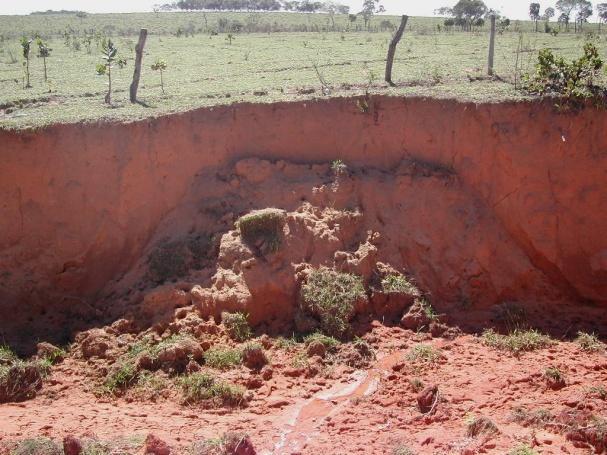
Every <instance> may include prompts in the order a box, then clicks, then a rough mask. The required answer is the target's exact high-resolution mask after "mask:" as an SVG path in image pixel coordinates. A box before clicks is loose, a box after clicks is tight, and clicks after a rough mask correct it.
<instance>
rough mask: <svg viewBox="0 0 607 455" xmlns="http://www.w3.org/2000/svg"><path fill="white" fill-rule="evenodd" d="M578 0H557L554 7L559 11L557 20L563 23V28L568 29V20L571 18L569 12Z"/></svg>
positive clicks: (575, 6) (576, 4)
mask: <svg viewBox="0 0 607 455" xmlns="http://www.w3.org/2000/svg"><path fill="white" fill-rule="evenodd" d="M578 4H579V0H557V2H556V9H558V10H559V11H560V12H561V16H560V17H559V22H562V23H564V24H565V30H567V31H569V21H570V20H571V13H572V12H573V11H574V10H575V9H576V8H577V6H578Z"/></svg>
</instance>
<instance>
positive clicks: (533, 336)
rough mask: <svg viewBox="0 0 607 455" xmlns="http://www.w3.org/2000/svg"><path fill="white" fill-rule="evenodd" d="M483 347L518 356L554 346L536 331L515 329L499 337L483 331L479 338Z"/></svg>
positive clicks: (549, 339)
mask: <svg viewBox="0 0 607 455" xmlns="http://www.w3.org/2000/svg"><path fill="white" fill-rule="evenodd" d="M481 341H482V343H483V344H484V345H485V346H489V347H492V348H495V349H499V350H501V351H508V352H511V353H512V354H515V355H518V354H521V353H523V352H528V351H534V350H536V349H541V348H545V347H548V346H550V345H552V344H554V340H553V339H552V338H550V337H549V336H548V335H544V334H542V333H540V332H538V331H537V330H520V329H515V330H514V331H513V332H511V333H509V334H508V335H500V334H499V333H496V332H495V331H493V330H492V329H488V330H485V331H484V332H483V335H482V337H481Z"/></svg>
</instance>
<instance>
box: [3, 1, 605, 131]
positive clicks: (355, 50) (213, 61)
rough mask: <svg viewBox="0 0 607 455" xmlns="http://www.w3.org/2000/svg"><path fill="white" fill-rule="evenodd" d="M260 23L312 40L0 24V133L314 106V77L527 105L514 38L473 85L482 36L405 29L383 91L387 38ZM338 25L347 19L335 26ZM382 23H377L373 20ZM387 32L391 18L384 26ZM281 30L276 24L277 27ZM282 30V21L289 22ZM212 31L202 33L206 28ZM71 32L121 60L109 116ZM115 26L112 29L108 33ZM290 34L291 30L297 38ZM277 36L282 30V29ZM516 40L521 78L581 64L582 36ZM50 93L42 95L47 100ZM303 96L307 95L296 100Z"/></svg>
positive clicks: (297, 21) (37, 22)
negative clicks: (136, 73)
mask: <svg viewBox="0 0 607 455" xmlns="http://www.w3.org/2000/svg"><path fill="white" fill-rule="evenodd" d="M224 16H225V17H230V18H233V19H234V20H240V21H241V22H243V23H245V22H246V21H247V20H248V17H249V16H250V15H249V14H248V13H214V14H207V19H208V20H209V21H210V22H212V23H216V22H217V20H218V18H219V17H224ZM258 19H259V21H261V22H263V23H267V24H273V23H274V22H277V21H278V22H279V23H282V22H289V23H290V24H291V25H293V27H291V26H289V27H291V28H290V29H304V28H303V27H301V26H302V25H306V27H308V29H316V28H314V25H315V24H316V25H317V26H318V27H317V28H318V29H319V30H321V31H319V32H289V33H287V32H277V33H269V34H268V33H250V34H249V33H241V34H238V35H237V38H236V40H235V41H234V42H233V44H231V45H230V44H228V42H227V41H226V39H225V34H220V35H218V36H209V34H208V33H207V32H196V34H195V35H194V36H188V37H176V36H174V33H175V31H176V30H177V28H178V27H180V26H181V27H189V26H190V23H192V24H194V28H195V29H196V30H198V29H200V28H203V30H204V27H205V26H204V20H203V16H202V14H197V13H179V14H160V15H158V16H157V15H154V14H153V13H149V14H123V15H90V16H89V17H87V18H86V19H84V20H82V21H81V20H80V19H78V18H75V17H73V16H68V17H64V16H25V17H21V16H20V17H12V16H1V17H0V31H1V32H0V33H1V34H2V35H3V37H4V39H3V40H0V106H3V108H4V109H8V111H7V112H6V113H5V114H4V115H2V114H0V128H1V127H4V128H24V127H37V126H42V125H47V124H50V123H57V122H77V121H82V120H84V121H94V120H98V119H120V120H125V119H137V118H146V117H150V116H157V115H161V114H165V113H171V112H180V111H184V110H188V109H192V108H196V107H201V106H212V105H218V104H231V103H234V102H241V101H249V102H274V101H289V100H298V99H308V98H312V97H318V96H322V95H321V91H320V89H321V84H320V82H319V80H318V77H317V74H316V70H315V69H314V67H315V66H316V67H317V68H318V69H319V71H320V73H321V74H322V77H323V78H324V79H325V80H326V81H327V83H328V84H329V85H330V87H331V89H332V90H331V95H330V96H342V95H348V94H363V93H365V92H366V91H367V90H368V91H369V92H370V93H372V94H373V93H381V94H390V95H405V96H409V95H420V96H435V97H447V98H459V99H465V100H470V101H478V102H483V101H498V100H504V99H507V100H513V99H524V98H527V96H526V95H524V94H522V93H520V92H518V91H516V90H515V89H514V87H513V85H512V83H511V82H512V81H513V79H514V68H515V62H516V59H517V47H518V43H519V35H518V33H516V32H515V30H516V29H517V26H515V25H513V26H512V28H511V29H512V30H511V31H509V32H506V33H504V34H503V35H499V36H498V38H497V43H496V58H495V62H496V73H497V74H498V75H499V76H500V77H501V78H502V79H503V80H494V81H490V80H483V79H479V77H480V76H483V75H484V74H485V72H486V69H485V67H486V59H487V55H486V54H487V41H488V39H487V33H486V30H483V31H480V32H474V33H467V32H445V31H442V32H440V33H439V32H438V31H437V29H436V28H435V26H436V24H438V23H440V22H441V20H440V19H428V18H416V17H412V18H410V20H409V26H408V29H407V32H406V34H405V37H404V39H403V41H402V42H401V44H400V45H399V47H398V49H397V55H396V60H395V63H394V80H395V81H397V83H398V86H397V87H394V88H389V87H387V86H386V85H385V84H383V83H381V82H380V81H381V75H382V74H383V72H384V66H385V56H386V52H387V46H388V43H389V40H390V37H391V33H390V32H387V31H385V32H381V31H380V32H377V33H368V32H364V31H347V32H332V31H322V27H323V26H324V27H325V28H326V23H327V19H328V18H327V17H326V16H323V15H299V14H288V15H284V14H282V15H281V14H268V15H266V14H262V15H259V16H258ZM337 19H338V22H339V23H341V24H343V23H344V20H345V18H342V17H338V18H337ZM382 19H383V18H382ZM390 20H392V21H394V22H396V20H397V18H394V17H392V18H390ZM281 21H282V22H281ZM291 21H292V22H291ZM143 26H145V27H147V28H148V30H149V31H150V36H149V37H148V42H147V44H146V55H145V58H144V66H143V71H142V77H141V86H140V90H139V98H140V99H141V100H142V101H144V102H145V103H146V106H147V107H146V106H143V105H132V104H130V103H129V102H128V101H127V100H128V86H129V83H130V79H131V77H132V72H133V67H132V65H133V56H134V51H133V49H134V46H135V37H134V36H133V35H134V34H135V33H137V32H138V30H139V28H140V27H143ZM212 26H213V24H210V25H209V26H208V27H209V28H210V27H212ZM66 27H72V28H73V29H74V30H75V33H76V34H77V36H78V37H79V39H80V40H82V38H83V30H88V29H91V28H94V29H96V30H97V31H99V32H101V31H103V29H104V28H105V31H106V32H107V33H110V34H112V35H113V36H112V37H113V39H114V41H115V43H116V46H117V47H118V49H119V53H120V54H121V55H123V56H125V57H127V58H128V59H129V62H128V65H127V67H126V68H124V69H116V70H115V71H114V77H115V79H114V81H113V86H114V88H115V89H116V92H115V93H114V97H113V98H114V100H115V106H114V107H112V108H109V107H107V106H105V105H104V103H103V96H104V93H105V90H106V84H107V79H106V78H105V77H101V76H96V75H95V65H96V64H97V63H99V51H98V49H97V46H96V44H95V43H94V42H93V44H92V49H91V53H90V54H89V53H88V52H87V50H86V46H81V49H80V50H74V48H73V47H72V46H71V45H70V47H68V46H66V45H65V43H64V40H63V38H61V37H60V34H61V33H62V32H63V31H65V29H66ZM112 27H113V28H112ZM298 27H299V28H298ZM281 28H284V27H281ZM518 28H519V29H521V31H526V33H524V35H523V51H522V53H520V59H519V60H520V61H522V66H523V70H524V71H530V70H532V69H533V65H534V62H535V60H536V57H537V53H538V51H539V50H540V49H541V48H550V49H554V50H556V51H557V53H558V54H559V55H563V56H565V57H566V58H567V59H572V58H574V57H576V56H579V55H580V54H581V49H582V46H583V43H584V37H583V35H581V34H578V35H575V34H560V35H558V36H556V37H555V36H551V35H549V34H545V33H537V34H536V33H529V30H530V27H529V26H528V23H526V22H521V24H520V25H519V26H518ZM37 31H39V32H40V33H41V34H42V35H43V36H45V37H49V39H50V40H49V46H50V47H51V48H52V49H53V51H52V53H51V56H50V57H49V58H48V59H47V64H48V72H49V81H50V83H49V84H47V83H45V82H44V80H43V70H42V59H41V58H37V57H36V56H35V50H34V51H33V52H32V55H33V57H32V59H31V65H30V66H31V82H32V85H33V88H31V89H23V88H22V86H23V84H22V78H23V67H22V65H21V60H22V58H21V52H20V46H19V43H18V39H19V38H20V36H21V34H22V33H26V34H28V35H33V34H34V33H36V32H37ZM606 48H607V45H605V42H604V40H603V39H601V40H600V44H599V49H600V52H601V55H602V56H603V57H606V56H607V54H606V53H605V51H606ZM158 58H162V59H164V60H166V62H167V64H168V68H167V70H166V71H165V73H164V76H165V91H166V94H164V95H163V94H162V92H161V90H160V79H159V75H158V74H157V72H154V71H153V70H152V69H151V68H150V66H151V65H152V63H153V62H154V61H155V60H156V59H158ZM49 88H50V89H51V91H52V93H48V91H49ZM302 88H306V89H314V90H315V92H314V93H310V94H303V93H301V90H300V89H302Z"/></svg>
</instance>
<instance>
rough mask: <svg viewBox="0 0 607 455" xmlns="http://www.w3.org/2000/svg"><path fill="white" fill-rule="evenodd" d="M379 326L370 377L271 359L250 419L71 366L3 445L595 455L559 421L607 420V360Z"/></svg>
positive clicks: (12, 414) (568, 350)
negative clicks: (602, 391) (518, 413)
mask: <svg viewBox="0 0 607 455" xmlns="http://www.w3.org/2000/svg"><path fill="white" fill-rule="evenodd" d="M374 326H375V328H374V329H373V330H372V331H371V332H370V333H369V334H368V335H367V336H366V337H365V338H366V339H367V340H369V341H370V342H371V343H372V344H373V346H374V348H375V349H376V353H377V358H378V360H377V361H374V362H373V363H372V364H371V366H370V368H369V369H363V370H354V369H352V368H349V367H345V366H338V367H337V370H336V371H335V372H333V373H332V374H330V375H329V376H328V377H323V376H322V375H319V376H316V377H313V378H306V377H304V376H299V377H293V376H292V374H291V373H289V371H290V367H289V366H288V362H289V361H290V360H292V359H291V357H292V354H289V353H288V352H285V351H283V350H279V349H276V348H274V349H272V350H271V356H272V367H273V369H274V375H273V377H272V379H270V380H267V381H264V383H263V385H262V387H261V388H260V389H258V390H256V391H254V399H253V401H252V402H251V403H250V405H249V406H248V407H247V408H245V409H242V410H235V411H229V410H225V409H218V410H217V411H210V410H204V409H200V408H198V407H196V406H190V407H183V406H180V405H178V404H177V403H176V400H175V399H174V398H171V399H168V400H164V399H160V401H159V402H157V403H151V402H149V401H148V402H146V401H130V400H129V401H125V400H124V399H97V398H95V396H94V395H93V394H92V393H91V391H90V389H91V383H90V378H89V377H87V376H85V375H84V374H83V371H86V367H85V366H84V365H83V364H82V361H81V360H76V359H73V358H70V359H67V360H66V361H65V362H64V363H63V364H60V365H58V366H57V367H55V369H54V370H53V373H52V375H51V377H50V379H49V381H48V383H47V385H45V387H44V389H43V392H42V393H41V394H40V395H39V396H38V397H37V398H35V399H34V400H31V401H28V402H25V403H20V404H6V405H2V406H1V407H0V422H2V425H1V426H0V443H3V444H7V443H8V442H9V441H16V440H21V439H24V438H26V437H38V436H42V435H46V436H49V437H51V438H55V439H58V440H61V439H62V438H63V437H64V436H67V435H73V436H76V437H78V438H83V437H90V436H91V435H95V437H97V438H98V439H100V440H105V441H114V442H115V443H117V444H118V445H120V442H119V441H120V440H122V443H123V444H126V443H125V442H124V441H129V440H130V441H131V449H127V450H126V453H139V452H138V450H140V449H139V447H140V446H141V444H142V441H143V439H144V438H145V437H146V435H147V434H148V433H153V434H154V435H156V436H157V437H159V438H160V439H161V440H163V441H165V442H167V443H168V444H169V445H170V446H171V447H172V450H173V453H186V449H187V447H189V446H190V444H191V443H192V441H194V440H200V439H203V438H216V437H217V436H218V435H220V434H222V433H223V432H224V431H227V430H231V431H244V432H246V433H248V434H249V435H250V437H251V441H252V442H253V444H254V446H255V448H256V450H257V453H261V454H263V453H268V454H269V453H273V454H292V453H302V454H321V453H326V454H349V453H361V454H363V453H365V454H366V453H372V454H392V453H394V452H393V450H394V449H395V448H396V447H399V446H407V447H409V448H410V449H412V450H414V451H415V453H420V454H449V453H456V454H459V453H461V454H471V453H492V454H504V453H507V452H508V451H509V450H511V449H513V448H514V447H517V446H519V445H521V444H527V445H529V446H530V447H534V448H535V449H536V450H537V451H538V453H541V454H560V453H579V454H582V453H587V449H584V448H583V447H582V446H583V445H582V444H581V443H579V442H574V441H571V440H568V438H567V431H566V430H565V426H564V424H563V423H562V422H564V421H565V420H564V417H563V416H565V417H567V416H570V417H573V418H574V419H579V421H578V423H579V424H580V425H582V422H583V421H582V420H581V416H584V415H589V414H594V415H603V416H604V415H605V413H606V412H607V401H606V399H605V397H604V396H603V397H601V396H600V395H597V394H596V393H593V392H592V390H591V388H592V387H597V386H601V385H605V384H607V357H606V356H605V354H604V353H603V352H601V353H586V352H584V351H582V350H580V348H579V347H578V346H577V345H576V344H574V343H568V342H559V343H558V344H555V345H554V346H552V347H550V348H546V349H542V350H539V351H536V352H530V353H526V354H524V355H522V356H521V357H514V356H512V355H510V354H508V353H505V352H502V351H496V350H493V349H491V348H488V347H485V346H483V345H482V344H481V343H480V342H479V340H478V338H475V337H472V336H468V335H465V336H460V337H458V338H456V339H454V340H452V341H450V340H446V339H440V338H439V339H432V338H431V337H429V336H425V335H423V334H420V335H417V336H416V335H414V334H413V333H412V332H410V331H406V330H403V329H400V328H397V327H396V328H388V327H383V326H381V325H380V324H377V323H376V324H374ZM419 342H423V343H424V344H431V345H433V346H435V347H437V348H440V349H441V350H442V352H443V358H442V359H441V360H439V361H438V362H437V363H436V364H418V363H414V362H411V361H409V360H407V359H406V356H407V353H408V352H409V349H410V348H411V347H412V346H415V345H416V344H417V343H419ZM83 366H84V368H83ZM549 366H554V367H558V368H559V369H560V370H561V371H562V372H563V373H564V375H565V378H566V384H567V385H566V386H565V387H564V388H562V389H560V390H556V391H554V390H551V389H550V388H549V387H548V386H547V383H546V381H545V379H544V377H543V374H544V370H545V369H546V368H547V367H549ZM247 374H248V373H247V371H246V368H244V367H241V369H240V370H238V372H235V373H232V376H234V377H239V376H240V377H242V378H243V380H244V378H245V377H246V376H247ZM287 374H289V376H287ZM414 378H418V379H420V380H422V381H423V382H424V383H425V384H426V385H432V384H435V385H437V386H438V391H439V393H438V399H437V400H436V403H435V406H434V408H433V409H432V411H431V412H427V413H426V414H423V413H422V412H420V410H419V408H418V406H417V395H418V392H417V391H416V390H414V388H413V386H412V384H411V382H410V380H411V379H414ZM519 407H520V408H526V409H527V410H528V411H529V412H530V413H533V412H536V411H540V410H545V411H549V412H550V414H551V415H552V416H553V417H554V419H553V420H551V421H550V422H548V423H545V424H538V425H533V424H529V423H527V424H526V423H525V422H521V421H515V420H514V418H513V415H514V411H515V409H516V408H519ZM480 416H484V417H487V418H489V419H491V421H493V422H494V423H495V424H496V425H497V428H498V430H499V432H498V433H496V434H492V435H481V436H478V437H474V438H471V437H467V436H466V428H467V427H466V422H467V421H468V420H469V419H471V418H473V417H480ZM135 436H139V438H136V437H135ZM117 441H118V442H117ZM133 441H138V442H134V443H133Z"/></svg>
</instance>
